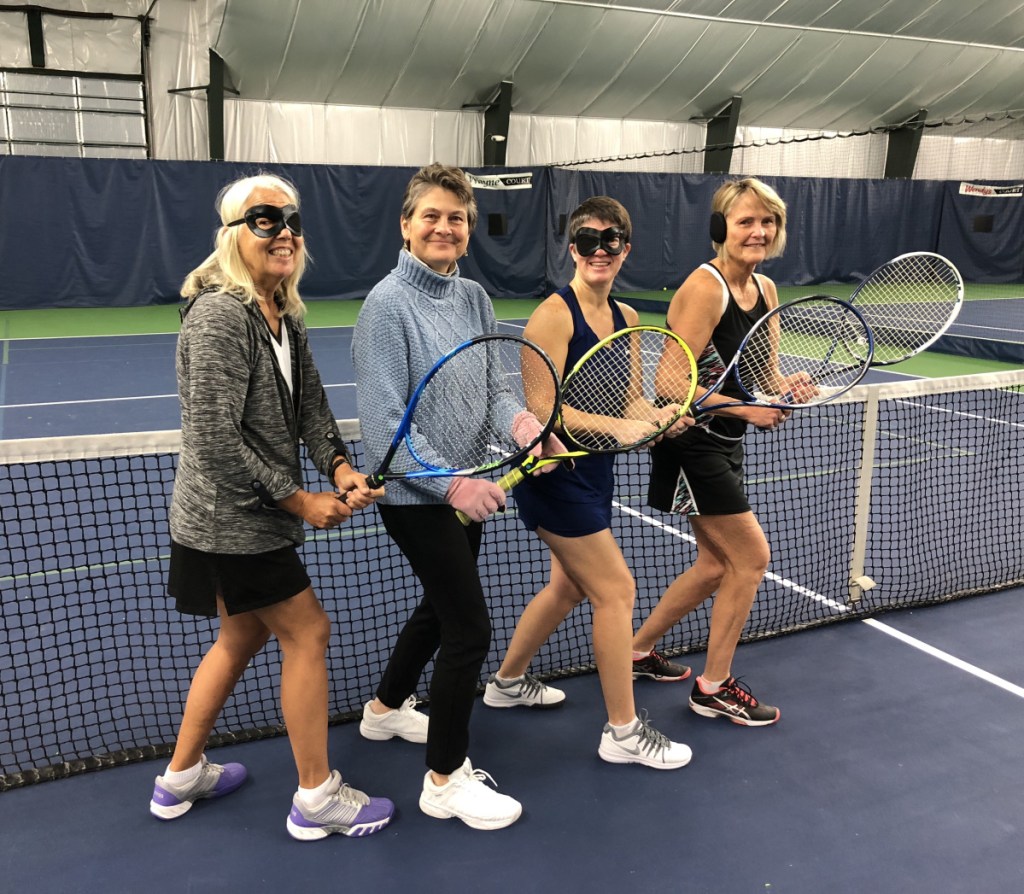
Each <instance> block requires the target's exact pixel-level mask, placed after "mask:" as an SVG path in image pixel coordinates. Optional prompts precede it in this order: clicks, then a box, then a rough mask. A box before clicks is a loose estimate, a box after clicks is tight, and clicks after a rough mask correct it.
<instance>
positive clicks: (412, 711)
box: [359, 695, 430, 742]
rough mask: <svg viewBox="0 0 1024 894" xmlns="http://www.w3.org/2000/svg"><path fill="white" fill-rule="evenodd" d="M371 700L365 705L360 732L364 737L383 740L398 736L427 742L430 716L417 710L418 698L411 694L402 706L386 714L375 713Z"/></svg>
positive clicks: (410, 740)
mask: <svg viewBox="0 0 1024 894" xmlns="http://www.w3.org/2000/svg"><path fill="white" fill-rule="evenodd" d="M370 704H371V702H367V703H366V704H365V705H364V706H363V719H362V722H361V723H360V724H359V732H360V733H362V735H363V738H365V739H373V740H374V741H375V742H383V741H385V740H386V739H393V738H394V737H395V736H398V737H399V738H400V739H405V741H406V742H426V741H427V729H428V727H429V725H430V718H429V717H427V715H426V714H423V713H421V712H420V711H417V710H416V704H417V699H416V696H415V695H410V696H409V697H408V698H407V699H406V700H405V701H404V702H403V703H402V706H401V707H400V708H394V709H393V710H391V711H388V712H387V713H386V714H375V713H374V711H373V708H371V707H370Z"/></svg>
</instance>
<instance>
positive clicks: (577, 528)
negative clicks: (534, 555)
mask: <svg viewBox="0 0 1024 894" xmlns="http://www.w3.org/2000/svg"><path fill="white" fill-rule="evenodd" d="M555 294H556V295H561V296H562V300H563V301H565V303H566V305H567V306H568V307H569V311H570V312H571V313H572V338H571V339H570V340H569V349H568V352H567V353H566V358H565V368H564V369H563V370H562V378H563V379H564V378H565V375H566V373H567V372H568V371H569V370H570V369H572V368H573V366H574V365H575V364H576V362H577V361H578V360H579V359H580V358H581V357H582V356H583V355H584V354H585V353H586V352H587V351H588V350H590V349H591V348H592V347H593V346H594V345H596V344H597V343H598V341H600V339H599V338H598V337H597V334H596V333H595V332H594V330H593V329H591V328H590V326H589V324H588V323H587V321H586V318H585V317H584V316H583V310H582V309H581V308H580V303H579V301H578V300H577V298H576V293H575V292H574V291H573V290H572V287H571V286H565V287H564V288H561V289H559V290H558V291H557V292H556V293H555ZM608 304H609V305H610V306H611V311H612V322H613V323H614V325H615V329H616V331H618V330H619V329H625V328H626V319H625V317H623V316H622V311H621V310H620V309H619V306H618V305H617V304H616V303H615V302H614V301H613V300H612V299H611V298H609V299H608ZM614 483H615V456H614V455H612V454H594V455H591V456H582V457H579V458H578V459H577V460H576V463H575V468H570V467H569V466H568V465H566V464H561V465H559V466H558V467H557V468H556V469H555V471H554V472H549V473H547V474H544V475H536V476H531V477H528V478H527V479H526V480H525V481H523V483H522V484H520V485H519V486H518V487H516V489H515V491H514V492H513V493H514V495H515V500H516V506H517V507H518V509H519V518H520V519H521V520H522V522H523V524H524V525H525V526H526V528H527V530H529V531H535V530H537V528H538V527H540V528H544V530H546V531H550V532H551V533H552V534H558V535H560V536H562V537H585V536H586V535H588V534H596V533H597V532H598V531H603V530H605V529H606V528H610V527H611V523H612V490H613V487H614Z"/></svg>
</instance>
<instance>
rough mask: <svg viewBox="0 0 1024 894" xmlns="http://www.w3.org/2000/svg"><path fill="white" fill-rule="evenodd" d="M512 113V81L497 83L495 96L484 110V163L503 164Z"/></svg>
mask: <svg viewBox="0 0 1024 894" xmlns="http://www.w3.org/2000/svg"><path fill="white" fill-rule="evenodd" d="M511 114H512V82H511V81H502V82H501V83H500V84H499V85H498V96H497V98H496V99H495V100H494V101H493V102H492V103H491V104H490V105H489V106H488V107H487V110H486V111H485V112H484V164H485V165H504V164H505V155H506V151H507V150H508V122H509V117H510V116H511Z"/></svg>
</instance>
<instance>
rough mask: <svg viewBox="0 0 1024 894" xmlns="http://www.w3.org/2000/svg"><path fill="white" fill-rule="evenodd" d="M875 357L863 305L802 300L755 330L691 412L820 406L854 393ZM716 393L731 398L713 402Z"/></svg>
mask: <svg viewBox="0 0 1024 894" xmlns="http://www.w3.org/2000/svg"><path fill="white" fill-rule="evenodd" d="M873 356H874V337H873V335H872V333H871V329H870V328H869V326H868V324H867V322H866V321H865V319H864V316H863V315H862V314H861V312H860V311H859V310H857V308H856V307H854V306H853V305H852V304H850V303H849V302H847V301H842V300H840V299H839V298H833V297H832V296H831V295H808V296H806V297H803V298H797V299H796V300H794V301H789V302H787V303H785V304H780V305H779V306H778V307H775V308H772V310H770V311H768V313H766V314H765V315H764V316H763V317H761V319H759V320H758V321H757V322H756V323H755V324H754V325H753V327H752V328H751V330H750V332H748V333H747V335H746V337H745V338H744V339H743V341H742V342H741V343H740V346H739V349H738V350H737V351H736V355H735V356H734V357H733V358H732V360H731V361H730V362H729V365H728V366H727V367H726V368H725V370H724V371H723V372H722V374H721V375H720V376H719V377H718V379H717V381H715V383H714V384H713V385H712V386H711V387H710V388H709V389H708V390H707V391H705V392H704V393H703V394H701V395H700V396H699V397H698V398H697V400H695V401H694V402H693V405H692V408H691V412H692V413H693V415H694V416H696V415H698V414H700V413H709V412H713V411H714V410H718V409H721V408H723V407H736V406H760V407H776V408H778V409H782V410H792V409H795V408H798V407H813V406H816V405H818V404H822V403H825V402H826V401H830V400H834V399H835V398H837V397H839V395H841V394H845V393H846V392H847V391H849V390H850V389H851V388H852V387H853V386H854V385H856V384H857V383H858V382H859V381H860V380H861V379H863V378H864V375H865V373H866V372H867V371H868V367H869V366H870V365H871V360H872V358H873ZM714 394H717V395H719V396H720V397H722V398H725V400H724V401H719V402H717V403H711V404H709V403H706V401H707V399H708V398H709V397H711V396H712V395H714Z"/></svg>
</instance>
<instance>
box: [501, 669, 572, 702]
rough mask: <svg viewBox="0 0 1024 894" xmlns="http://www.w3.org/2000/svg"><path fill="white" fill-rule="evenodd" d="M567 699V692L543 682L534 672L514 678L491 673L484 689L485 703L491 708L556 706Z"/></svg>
mask: <svg viewBox="0 0 1024 894" xmlns="http://www.w3.org/2000/svg"><path fill="white" fill-rule="evenodd" d="M564 701H565V693H564V692H562V690H561V689H556V688H555V687H554V686H547V685H545V684H544V683H541V681H540V680H538V679H537V678H536V677H535V676H534V675H533V674H523V675H522V676H521V677H517V678H516V679H514V680H502V679H499V677H498V675H497V674H491V679H490V680H488V681H487V687H486V688H485V689H484V704H485V705H487V706H488V707H491V708H515V707H517V706H522V707H524V708H556V707H558V706H559V705H560V704H562V702H564Z"/></svg>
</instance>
